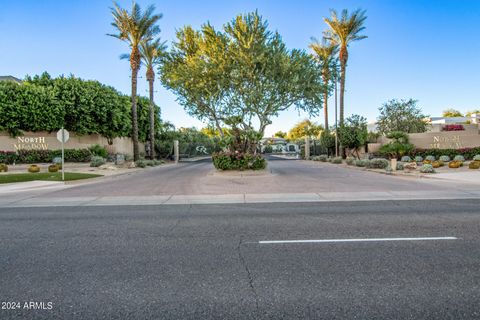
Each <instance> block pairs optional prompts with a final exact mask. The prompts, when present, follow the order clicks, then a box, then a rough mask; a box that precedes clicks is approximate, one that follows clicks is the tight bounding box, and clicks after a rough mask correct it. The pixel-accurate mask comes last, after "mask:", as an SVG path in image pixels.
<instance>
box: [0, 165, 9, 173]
mask: <svg viewBox="0 0 480 320" xmlns="http://www.w3.org/2000/svg"><path fill="white" fill-rule="evenodd" d="M0 172H8V166H7V165H6V164H5V163H0Z"/></svg>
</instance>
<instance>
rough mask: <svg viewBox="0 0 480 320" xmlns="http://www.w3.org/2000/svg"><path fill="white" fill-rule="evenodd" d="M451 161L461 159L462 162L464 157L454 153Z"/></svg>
mask: <svg viewBox="0 0 480 320" xmlns="http://www.w3.org/2000/svg"><path fill="white" fill-rule="evenodd" d="M453 161H461V162H464V161H465V157H464V156H462V155H456V156H455V157H454V158H453Z"/></svg>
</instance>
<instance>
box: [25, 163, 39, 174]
mask: <svg viewBox="0 0 480 320" xmlns="http://www.w3.org/2000/svg"><path fill="white" fill-rule="evenodd" d="M27 170H28V172H30V173H37V172H40V167H39V166H37V165H36V164H32V165H30V166H29V167H28V169H27Z"/></svg>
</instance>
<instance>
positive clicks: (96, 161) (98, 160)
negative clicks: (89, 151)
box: [90, 156, 106, 167]
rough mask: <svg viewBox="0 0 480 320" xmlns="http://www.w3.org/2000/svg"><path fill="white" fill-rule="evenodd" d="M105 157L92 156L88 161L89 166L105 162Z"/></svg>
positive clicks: (96, 165)
mask: <svg viewBox="0 0 480 320" xmlns="http://www.w3.org/2000/svg"><path fill="white" fill-rule="evenodd" d="M105 162H106V161H105V158H103V157H99V156H93V157H92V160H91V161H90V167H100V166H101V165H104V164H105Z"/></svg>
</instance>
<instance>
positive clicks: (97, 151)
mask: <svg viewBox="0 0 480 320" xmlns="http://www.w3.org/2000/svg"><path fill="white" fill-rule="evenodd" d="M88 150H90V153H91V154H92V155H94V156H98V157H102V158H106V157H107V156H108V152H107V149H105V148H104V147H102V146H101V145H99V144H94V145H92V146H90V148H88Z"/></svg>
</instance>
